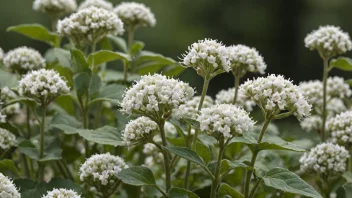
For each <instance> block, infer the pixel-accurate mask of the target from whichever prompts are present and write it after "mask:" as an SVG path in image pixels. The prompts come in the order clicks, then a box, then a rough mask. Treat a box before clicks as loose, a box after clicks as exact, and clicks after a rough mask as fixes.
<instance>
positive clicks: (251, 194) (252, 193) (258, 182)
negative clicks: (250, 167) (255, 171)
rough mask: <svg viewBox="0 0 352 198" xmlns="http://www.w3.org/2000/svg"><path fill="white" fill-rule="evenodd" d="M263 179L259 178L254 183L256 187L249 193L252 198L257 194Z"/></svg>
mask: <svg viewBox="0 0 352 198" xmlns="http://www.w3.org/2000/svg"><path fill="white" fill-rule="evenodd" d="M261 181H262V179H258V181H257V182H256V183H255V184H254V187H253V188H252V190H251V193H250V194H249V198H252V197H253V196H254V194H255V191H256V190H257V188H258V186H259V184H260V182H261Z"/></svg>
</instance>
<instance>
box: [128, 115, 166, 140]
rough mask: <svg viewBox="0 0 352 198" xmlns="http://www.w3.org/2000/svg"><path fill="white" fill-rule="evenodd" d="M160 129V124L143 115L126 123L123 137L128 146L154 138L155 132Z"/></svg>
mask: <svg viewBox="0 0 352 198" xmlns="http://www.w3.org/2000/svg"><path fill="white" fill-rule="evenodd" d="M158 130H159V128H158V125H157V124H156V123H155V122H154V121H152V120H151V119H150V118H148V117H144V116H142V117H139V118H137V119H135V120H132V121H130V122H129V123H128V124H126V127H125V130H124V131H123V139H124V141H125V143H126V144H127V146H131V145H134V144H138V143H140V142H142V141H148V140H151V139H153V135H154V133H155V132H156V131H158Z"/></svg>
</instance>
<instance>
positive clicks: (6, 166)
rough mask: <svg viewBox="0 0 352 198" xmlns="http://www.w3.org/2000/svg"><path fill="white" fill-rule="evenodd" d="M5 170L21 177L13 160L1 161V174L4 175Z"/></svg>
mask: <svg viewBox="0 0 352 198" xmlns="http://www.w3.org/2000/svg"><path fill="white" fill-rule="evenodd" d="M5 170H9V171H11V172H13V173H15V174H16V175H18V176H19V175H20V172H19V171H18V169H17V167H16V165H15V163H14V162H13V161H12V160H9V159H4V160H1V161H0V172H2V173H3V172H4V171H5Z"/></svg>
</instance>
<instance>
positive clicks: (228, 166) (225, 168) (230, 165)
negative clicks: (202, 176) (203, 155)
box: [208, 159, 251, 176]
mask: <svg viewBox="0 0 352 198" xmlns="http://www.w3.org/2000/svg"><path fill="white" fill-rule="evenodd" d="M208 168H209V170H210V171H211V172H212V173H213V174H215V168H216V161H214V162H211V163H210V164H209V165H208ZM235 168H245V169H246V170H250V169H251V167H250V166H248V165H247V164H245V163H243V162H239V161H234V162H231V161H230V160H228V159H223V160H221V168H220V175H222V176H223V175H225V174H227V173H228V172H229V171H231V170H233V169H235Z"/></svg>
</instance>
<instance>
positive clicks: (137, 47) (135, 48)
mask: <svg viewBox="0 0 352 198" xmlns="http://www.w3.org/2000/svg"><path fill="white" fill-rule="evenodd" d="M143 48H144V43H143V42H140V41H135V42H134V43H133V44H132V47H131V49H130V54H131V56H134V55H137V54H139V53H140V52H141V51H142V49H143Z"/></svg>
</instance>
